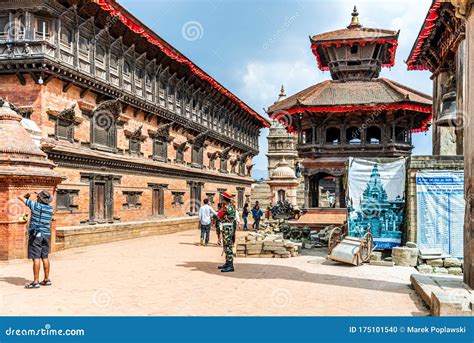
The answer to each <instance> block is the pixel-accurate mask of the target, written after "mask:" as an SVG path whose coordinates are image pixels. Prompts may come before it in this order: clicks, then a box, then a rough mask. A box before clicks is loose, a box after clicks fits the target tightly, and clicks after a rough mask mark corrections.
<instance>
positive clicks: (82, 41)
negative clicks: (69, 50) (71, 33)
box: [79, 35, 90, 59]
mask: <svg viewBox="0 0 474 343" xmlns="http://www.w3.org/2000/svg"><path fill="white" fill-rule="evenodd" d="M79 54H80V56H81V57H83V58H85V59H88V58H89V54H90V40H89V38H87V37H84V36H82V35H81V36H79Z"/></svg>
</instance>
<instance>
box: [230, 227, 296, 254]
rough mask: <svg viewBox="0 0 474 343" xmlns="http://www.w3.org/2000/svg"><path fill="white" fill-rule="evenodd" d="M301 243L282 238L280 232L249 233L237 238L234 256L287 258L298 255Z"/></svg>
mask: <svg viewBox="0 0 474 343" xmlns="http://www.w3.org/2000/svg"><path fill="white" fill-rule="evenodd" d="M302 245H303V244H302V243H299V242H292V241H290V240H287V239H284V238H283V235H282V234H261V233H254V232H251V233H249V234H248V235H247V236H246V237H241V238H238V239H237V255H236V257H267V258H289V257H295V256H298V255H299V252H300V249H301V248H302Z"/></svg>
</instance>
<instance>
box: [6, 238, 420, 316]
mask: <svg viewBox="0 0 474 343" xmlns="http://www.w3.org/2000/svg"><path fill="white" fill-rule="evenodd" d="M213 235H214V232H213ZM212 238H213V239H214V242H215V236H213V237H212ZM197 242H198V231H197V230H196V231H186V232H181V233H178V234H172V235H167V236H154V237H146V238H140V239H136V240H129V241H121V242H115V243H109V244H103V245H96V246H89V247H85V248H77V249H71V250H66V251H62V252H59V253H57V254H55V255H53V256H52V275H51V279H52V281H53V286H51V287H42V288H41V289H37V290H25V289H24V288H23V285H24V284H25V283H26V282H28V281H29V280H30V277H31V265H30V262H29V261H26V260H21V261H13V262H0V315H21V316H23V315H35V316H53V315H54V316H56V315H59V316H62V315H73V316H75V315H131V316H135V315H185V316H188V315H194V316H201V315H205V316H231V315H237V316H250V315H255V316H263V315H268V316H284V315H290V316H297V315H304V316H306V315H316V316H323V315H324V316H327V315H336V316H345V315H348V316H350V315H360V316H371V315H377V316H378V315H381V316H411V315H428V310H427V308H426V307H425V306H424V305H423V303H422V301H421V300H420V298H418V296H417V295H416V294H415V292H414V291H413V290H412V289H411V288H410V286H409V284H410V280H409V276H410V274H411V273H414V272H415V270H414V269H413V268H405V267H377V266H371V265H364V266H362V267H351V266H346V265H341V264H337V263H335V262H331V261H328V260H326V259H325V258H324V253H323V252H312V253H311V254H307V253H306V254H303V255H302V256H299V257H295V258H289V259H264V258H261V259H249V258H239V259H236V272H235V273H229V274H222V273H220V272H219V271H218V270H217V265H218V264H220V263H221V262H222V261H223V257H221V251H222V249H221V248H220V247H218V246H216V245H214V244H213V245H211V246H207V247H201V246H199V245H197Z"/></svg>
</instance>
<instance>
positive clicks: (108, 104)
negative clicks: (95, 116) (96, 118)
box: [94, 99, 122, 118]
mask: <svg viewBox="0 0 474 343" xmlns="http://www.w3.org/2000/svg"><path fill="white" fill-rule="evenodd" d="M94 112H95V113H97V112H104V113H110V114H112V115H114V116H115V117H116V118H118V117H119V116H120V115H121V114H122V102H121V101H120V99H113V100H106V101H103V102H101V103H100V104H98V105H97V107H96V108H95V110H94Z"/></svg>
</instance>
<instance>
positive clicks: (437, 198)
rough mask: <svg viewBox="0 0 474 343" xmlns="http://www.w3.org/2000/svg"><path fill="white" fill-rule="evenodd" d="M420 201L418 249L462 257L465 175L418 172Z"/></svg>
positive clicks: (417, 196)
mask: <svg viewBox="0 0 474 343" xmlns="http://www.w3.org/2000/svg"><path fill="white" fill-rule="evenodd" d="M416 200H417V220H416V222H417V244H418V248H419V249H420V250H430V251H431V250H434V251H437V252H441V253H443V254H449V255H451V256H453V257H459V258H462V257H463V255H464V252H463V244H464V242H463V234H464V210H465V201H464V172H463V171H443V170H433V171H420V172H417V173H416Z"/></svg>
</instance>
